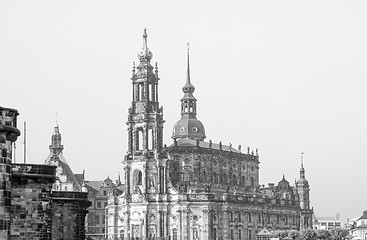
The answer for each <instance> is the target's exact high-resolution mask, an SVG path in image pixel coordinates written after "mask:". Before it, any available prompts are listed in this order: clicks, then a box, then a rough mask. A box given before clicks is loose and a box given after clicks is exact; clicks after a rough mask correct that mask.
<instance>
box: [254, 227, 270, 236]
mask: <svg viewBox="0 0 367 240" xmlns="http://www.w3.org/2000/svg"><path fill="white" fill-rule="evenodd" d="M257 236H273V234H271V232H269V230H267V229H266V228H263V229H262V230H261V231H260V232H259V233H258V234H257Z"/></svg>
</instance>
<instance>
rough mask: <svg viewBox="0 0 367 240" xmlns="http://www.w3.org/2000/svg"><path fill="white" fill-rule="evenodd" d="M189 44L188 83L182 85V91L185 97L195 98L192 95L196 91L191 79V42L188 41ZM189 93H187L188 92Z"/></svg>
mask: <svg viewBox="0 0 367 240" xmlns="http://www.w3.org/2000/svg"><path fill="white" fill-rule="evenodd" d="M186 44H187V73H186V74H187V76H186V84H185V85H184V86H183V87H182V91H183V92H184V93H185V96H184V98H185V97H186V98H194V96H192V94H193V93H194V92H195V87H194V85H192V84H191V79H190V43H186ZM187 93H188V94H189V95H186V94H187ZM194 99H195V98H194Z"/></svg>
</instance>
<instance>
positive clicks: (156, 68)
mask: <svg viewBox="0 0 367 240" xmlns="http://www.w3.org/2000/svg"><path fill="white" fill-rule="evenodd" d="M154 68H155V71H154V73H155V76H156V77H158V63H157V62H155V67H154Z"/></svg>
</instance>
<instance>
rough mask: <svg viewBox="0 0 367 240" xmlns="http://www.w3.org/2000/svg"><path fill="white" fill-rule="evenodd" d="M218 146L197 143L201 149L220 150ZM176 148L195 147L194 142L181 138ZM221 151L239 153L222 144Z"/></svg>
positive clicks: (202, 142) (201, 142) (208, 143)
mask: <svg viewBox="0 0 367 240" xmlns="http://www.w3.org/2000/svg"><path fill="white" fill-rule="evenodd" d="M210 145H211V147H210ZM220 145H221V144H218V143H210V142H204V141H199V147H201V148H207V149H210V148H211V149H216V150H220ZM174 146H175V144H172V145H170V146H169V147H174ZM177 146H179V147H194V146H196V140H192V139H187V138H181V139H179V140H177ZM222 151H227V152H235V153H240V151H238V150H237V149H235V148H233V147H231V146H227V145H223V144H222Z"/></svg>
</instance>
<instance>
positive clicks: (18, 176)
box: [10, 164, 56, 240]
mask: <svg viewBox="0 0 367 240" xmlns="http://www.w3.org/2000/svg"><path fill="white" fill-rule="evenodd" d="M55 169H56V167H54V166H47V165H34V164H32V165H31V164H12V167H11V172H12V182H11V195H12V197H11V220H10V221H11V223H10V224H11V230H10V239H27V240H32V239H52V236H51V231H50V229H51V224H52V220H51V219H52V209H51V207H52V205H51V201H52V200H51V188H52V184H53V183H54V182H55Z"/></svg>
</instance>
